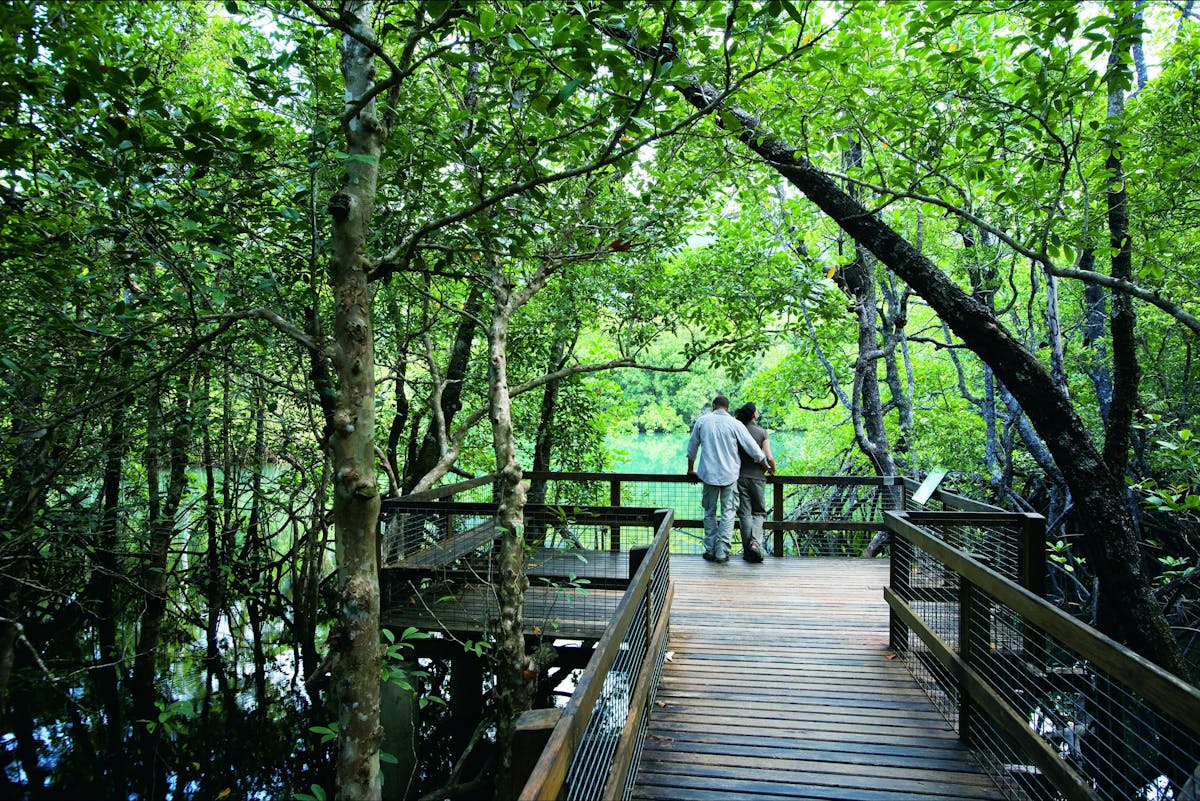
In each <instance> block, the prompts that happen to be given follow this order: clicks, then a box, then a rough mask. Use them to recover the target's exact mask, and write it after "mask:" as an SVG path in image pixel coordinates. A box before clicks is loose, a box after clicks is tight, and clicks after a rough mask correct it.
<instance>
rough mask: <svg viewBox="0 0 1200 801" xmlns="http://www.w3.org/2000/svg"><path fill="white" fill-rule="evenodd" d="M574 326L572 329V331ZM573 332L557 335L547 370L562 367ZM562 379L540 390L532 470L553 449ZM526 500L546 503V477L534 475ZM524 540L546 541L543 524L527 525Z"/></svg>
mask: <svg viewBox="0 0 1200 801" xmlns="http://www.w3.org/2000/svg"><path fill="white" fill-rule="evenodd" d="M577 331H578V329H576V332H577ZM575 336H576V334H575V333H572V334H570V335H568V334H566V333H562V334H560V335H559V336H558V337H556V338H555V340H554V344H553V345H551V346H550V359H549V363H548V364H547V365H546V372H547V373H554V372H557V371H558V370H560V369H562V367H563V364H564V363H565V359H566V355H567V353H568V352H569V349H570V348H571V347H572V346H573V345H574V343H575ZM561 384H562V382H561V381H559V380H554V381H550V382H548V383H547V384H546V386H545V387H543V389H542V404H541V410H540V414H539V415H538V429H537V436H536V437H535V438H534V442H533V465H532V469H533V471H534V472H535V473H538V472H546V471H548V470H549V469H550V461H551V454H552V452H553V450H554V414H555V412H556V411H557V410H558V390H559V387H560V386H561ZM528 501H529V503H533V504H542V503H545V502H546V479H544V478H538V479H533V480H531V481H530V482H529V496H528ZM526 539H527V541H528V542H529V543H530V544H532V545H543V544H545V541H546V526H545V525H544V524H538V525H537V526H536V528H535V527H534V526H530V527H529V529H528V531H527V537H526Z"/></svg>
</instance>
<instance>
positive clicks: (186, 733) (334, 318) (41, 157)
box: [0, 0, 1200, 798]
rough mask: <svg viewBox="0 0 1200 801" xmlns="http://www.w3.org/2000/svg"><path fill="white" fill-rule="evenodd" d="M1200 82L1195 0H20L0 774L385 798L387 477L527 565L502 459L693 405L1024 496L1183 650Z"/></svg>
mask: <svg viewBox="0 0 1200 801" xmlns="http://www.w3.org/2000/svg"><path fill="white" fill-rule="evenodd" d="M1197 65H1200V25H1198V23H1197V14H1196V12H1195V10H1194V9H1193V4H1192V2H1191V0H1186V2H1184V1H1182V0H1181V1H1180V2H1137V3H1134V2H1120V1H1114V2H1105V3H1085V4H1079V3H1067V2H1037V3H1019V4H1013V3H989V2H977V3H970V4H964V3H952V2H921V3H918V2H887V3H884V2H878V3H874V2H865V3H864V2H845V3H841V2H832V1H831V2H803V1H802V0H769V1H768V2H754V3H751V2H739V1H738V0H729V2H712V1H710V0H676V1H675V2H661V3H660V2H654V3H628V2H609V1H608V0H591V1H590V2H557V0H546V1H545V2H524V1H523V0H487V2H457V1H456V0H375V2H369V1H368V0H341V1H340V2H333V0H271V1H270V2H244V0H230V1H229V2H200V0H196V1H195V2H160V1H157V0H146V2H137V3H83V2H66V1H65V0H63V1H60V2H33V0H11V2H9V3H7V4H6V10H5V13H4V14H3V15H0V115H3V125H2V126H0V203H2V204H3V208H4V214H3V216H2V217H0V257H2V259H3V270H4V279H5V280H4V281H2V282H0V425H2V428H3V439H2V441H0V502H2V503H0V517H2V520H3V525H2V528H0V531H2V533H3V540H2V541H0V571H2V573H3V576H4V582H3V585H2V586H3V595H2V597H0V607H2V609H0V716H2V719H3V721H4V723H5V725H4V726H3V728H0V735H2V736H0V742H3V748H4V751H3V759H4V763H5V769H4V771H3V774H2V775H3V781H4V782H5V785H6V786H7V787H8V789H9V790H10V794H14V795H20V796H22V797H29V798H43V797H60V796H66V795H70V794H71V792H72V791H78V789H79V788H81V787H93V788H103V793H104V794H105V795H108V796H114V797H115V796H122V797H156V798H157V797H167V796H171V797H185V796H186V797H221V793H222V791H227V790H228V789H229V787H228V786H227V783H228V782H230V781H234V782H236V783H239V786H238V791H239V794H240V795H254V794H259V795H269V796H274V797H283V796H284V795H287V794H291V793H294V792H299V793H311V792H312V790H311V787H312V785H314V784H316V785H317V786H318V787H325V788H328V789H329V792H330V793H331V794H332V793H333V792H336V793H337V794H339V795H340V796H341V797H344V798H370V797H377V796H378V795H379V793H380V784H379V782H380V778H379V776H380V768H379V748H378V736H379V734H378V728H379V723H378V710H379V705H380V686H379V685H380V682H379V681H378V677H379V676H380V674H381V673H382V672H384V671H385V664H386V663H387V654H389V653H391V654H392V655H393V656H396V655H397V653H398V652H396V651H394V650H393V651H389V650H387V648H386V647H384V648H381V645H380V636H381V635H380V625H379V621H380V590H379V581H378V571H379V563H378V543H377V532H378V531H379V525H380V522H379V520H380V518H379V515H380V512H379V510H380V504H381V502H382V500H383V499H385V498H395V497H397V496H401V495H404V494H408V493H412V492H415V491H422V490H426V489H429V488H431V487H434V486H437V485H439V484H444V483H446V482H449V481H453V480H459V479H461V478H464V477H468V478H469V477H478V476H486V475H492V476H494V493H495V494H494V502H495V503H496V505H497V508H498V513H497V515H498V522H499V527H500V530H502V531H503V532H504V534H503V537H502V539H501V544H500V549H501V551H502V553H503V555H502V557H501V559H502V560H506V561H504V565H505V569H506V570H510V571H511V572H512V575H513V576H518V575H520V571H521V565H522V563H521V559H522V547H523V539H522V536H523V535H522V509H523V507H524V504H525V503H526V501H527V497H526V493H527V492H528V491H529V487H530V485H529V482H528V481H526V480H524V478H523V474H524V472H527V471H530V470H543V471H544V470H557V471H604V470H607V469H610V468H611V467H612V465H613V463H614V448H615V446H614V439H613V438H614V436H615V435H617V434H621V433H632V432H637V433H646V434H660V435H668V436H670V437H673V438H675V439H676V440H678V441H679V442H682V441H683V439H684V438H685V437H686V434H687V431H688V430H689V428H690V426H691V424H692V423H693V422H694V420H695V419H696V417H697V416H698V415H699V414H701V413H702V412H703V411H705V410H706V408H707V407H708V405H709V403H710V402H711V400H712V398H713V396H714V395H716V394H718V393H724V394H726V395H728V396H730V397H732V398H734V399H735V401H737V402H739V403H740V402H742V401H755V402H756V403H757V404H758V406H759V407H760V409H761V411H762V413H763V421H764V424H765V425H767V426H768V427H769V428H771V429H772V430H774V431H777V432H780V433H802V434H803V437H802V439H801V438H798V439H797V440H795V442H796V443H797V445H796V447H795V449H793V450H790V451H781V452H780V453H778V454H777V456H778V458H779V466H780V470H781V472H787V473H791V474H856V475H865V474H871V475H889V476H890V475H907V476H912V477H915V478H918V479H919V478H921V477H923V476H924V475H925V474H927V473H928V472H929V471H930V470H932V469H933V468H945V469H947V470H948V471H949V476H950V477H949V479H948V482H949V483H948V486H952V487H953V488H954V489H955V490H956V491H959V492H962V493H963V494H966V495H970V496H973V497H976V498H979V499H981V500H987V501H989V502H992V503H996V504H999V505H1001V506H1003V507H1005V508H1009V509H1013V510H1017V511H1030V512H1037V513H1039V514H1041V515H1044V516H1045V517H1046V519H1047V537H1048V541H1049V544H1050V554H1051V561H1050V563H1049V564H1048V566H1047V570H1048V571H1049V572H1050V575H1051V576H1052V577H1053V578H1054V582H1055V586H1057V587H1059V588H1060V589H1061V597H1060V598H1059V599H1058V600H1059V601H1060V602H1061V603H1062V604H1063V605H1064V607H1066V608H1069V609H1070V610H1071V611H1072V613H1074V614H1077V615H1079V616H1080V617H1082V618H1084V619H1086V620H1087V621H1088V622H1090V623H1093V624H1095V625H1097V626H1098V627H1099V628H1100V629H1101V630H1103V631H1105V632H1106V633H1109V634H1110V635H1112V636H1114V637H1115V638H1117V639H1118V640H1120V641H1121V642H1123V643H1126V644H1128V645H1130V647H1133V648H1134V649H1135V650H1137V651H1138V652H1140V653H1142V654H1143V655H1145V656H1147V658H1150V659H1152V660H1153V661H1155V662H1157V663H1159V664H1160V665H1163V666H1164V667H1166V668H1168V669H1170V670H1173V671H1174V672H1176V673H1178V674H1180V675H1190V674H1191V673H1192V672H1194V666H1195V665H1196V664H1197V662H1198V661H1200V660H1198V654H1200V651H1198V650H1197V649H1198V647H1200V644H1198V643H1196V642H1195V633H1196V631H1197V627H1196V622H1197V606H1196V599H1197V597H1198V588H1197V585H1196V582H1197V581H1198V580H1200V573H1198V572H1197V568H1198V567H1200V562H1198V559H1200V443H1198V442H1197V436H1196V433H1195V432H1197V431H1200V398H1198V397H1197V395H1198V392H1197V388H1198V387H1200V383H1198V382H1197V365H1196V363H1195V362H1196V358H1195V352H1196V344H1197V342H1198V341H1200V340H1198V337H1200V319H1198V318H1200V260H1198V259H1200V178H1198V176H1200V169H1198V167H1200V165H1198V164H1197V159H1198V156H1197V154H1198V153H1200V128H1198V126H1200V108H1198V107H1197V104H1198V102H1200V101H1198V98H1200V67H1198V66H1197ZM675 468H676V470H677V472H679V473H682V472H683V471H684V465H683V463H682V461H681V462H680V463H679V464H677V465H676V466H675ZM522 591H523V588H522V587H521V586H519V582H517V581H516V580H515V579H514V581H512V582H508V583H505V582H498V586H497V589H496V593H497V596H498V598H499V599H500V602H501V603H502V604H507V605H508V606H507V608H509V609H512V610H515V614H516V620H517V621H518V623H519V620H520V609H521V593H522ZM492 634H493V635H494V636H492V637H491V639H490V640H489V641H488V642H487V643H486V644H485V645H480V646H478V648H477V650H478V651H486V652H487V654H488V666H489V668H491V670H492V671H493V674H492V675H493V676H494V682H495V687H496V692H495V698H494V705H495V708H494V712H495V715H496V718H495V721H496V729H495V740H496V745H497V749H498V753H499V754H500V757H499V760H498V763H497V764H496V765H495V766H494V768H493V769H494V771H495V772H496V774H498V775H499V776H500V777H501V779H503V777H504V776H505V771H507V770H508V769H509V768H510V765H509V764H508V762H507V761H506V759H507V757H506V756H505V754H506V750H505V748H506V744H507V743H508V738H510V737H511V736H512V730H511V726H512V725H513V721H514V720H515V718H516V715H517V714H519V713H520V712H521V711H523V710H524V709H527V708H528V707H529V704H530V692H531V689H530V687H529V682H528V680H527V678H523V676H525V674H526V673H527V672H528V671H529V670H530V664H531V663H530V661H529V660H530V658H531V657H530V655H529V654H528V653H527V652H526V648H525V644H524V641H523V639H522V637H521V632H520V628H519V626H517V628H515V629H513V628H509V629H506V630H503V631H497V632H493V633H492ZM359 635H362V636H359ZM393 646H394V643H393ZM401 650H403V649H401ZM405 680H406V681H408V680H409V679H405ZM411 681H412V684H413V686H414V687H416V688H417V694H418V695H421V697H422V698H423V699H424V700H425V701H427V700H428V698H429V697H431V696H436V695H437V691H436V688H433V689H431V687H432V685H433V684H435V683H436V682H432V681H429V680H427V681H425V682H424V683H423V684H422V683H421V681H419V680H418V679H417V678H412V679H411ZM406 686H407V685H406ZM360 704H361V705H362V707H363V708H367V709H370V710H371V716H368V717H367V718H365V719H363V720H359V719H358V718H359V717H362V716H356V715H354V714H352V713H351V709H352V708H356V707H355V705H360ZM331 721H333V722H331ZM268 725H269V727H270V728H269V731H270V736H264V737H261V738H259V739H258V740H257V741H256V743H255V746H254V749H255V750H254V752H253V753H252V754H249V755H243V756H245V757H246V758H247V759H249V760H253V761H256V762H257V763H258V767H256V768H255V770H254V771H250V770H247V771H246V772H245V774H244V775H239V776H238V777H237V778H236V779H232V780H231V779H229V778H228V777H226V776H221V775H213V774H212V773H211V772H209V771H207V770H205V769H202V768H201V766H202V765H207V764H209V762H210V761H211V760H213V759H219V758H222V757H221V749H227V750H229V751H231V752H235V751H236V750H237V745H236V735H237V733H244V732H248V731H266V730H267V729H264V728H262V727H264V726H268ZM231 732H232V733H234V734H233V735H232V736H229V733H231ZM60 738H61V740H60ZM334 741H336V743H337V748H336V749H335V748H334V747H333V745H332V743H333V742H334ZM64 743H65V744H64ZM130 743H132V744H133V745H130ZM129 749H133V750H134V751H135V752H136V758H135V759H130V758H128V757H127V756H122V755H123V754H126V752H127V751H128V750H129ZM442 756H443V762H446V763H447V764H453V758H454V757H455V756H457V755H451V756H449V757H447V756H446V755H442ZM164 766H166V767H165V768H164ZM262 766H268V767H266V768H263V767H262ZM439 771H440V772H439ZM447 772H448V768H447V767H443V768H439V769H430V770H429V771H428V772H427V773H426V774H425V775H424V776H423V777H422V781H424V782H425V785H424V786H422V787H420V788H416V789H414V793H416V792H418V790H419V792H428V791H432V790H436V789H437V788H438V786H439V783H440V782H443V781H445V780H446V779H447ZM501 785H502V782H501ZM414 787H415V785H414ZM321 792H324V790H322V791H321ZM397 797H399V796H397ZM414 797H415V796H414Z"/></svg>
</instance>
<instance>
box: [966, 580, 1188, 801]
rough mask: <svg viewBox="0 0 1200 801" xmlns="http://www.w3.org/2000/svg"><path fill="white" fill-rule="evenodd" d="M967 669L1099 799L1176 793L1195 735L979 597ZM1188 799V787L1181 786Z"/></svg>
mask: <svg viewBox="0 0 1200 801" xmlns="http://www.w3.org/2000/svg"><path fill="white" fill-rule="evenodd" d="M984 597H985V598H986V600H985V602H984V603H983V604H981V605H980V607H979V610H980V612H979V614H978V615H973V616H972V617H971V623H970V625H971V627H972V637H973V639H974V640H976V641H978V642H980V643H986V644H987V645H986V649H981V650H982V652H981V653H980V654H978V655H977V656H976V657H975V658H973V659H971V665H972V667H973V668H974V669H975V670H976V671H977V672H978V673H980V674H981V675H982V676H983V677H984V678H985V679H986V680H987V682H988V683H989V684H990V685H991V686H992V687H994V688H996V689H997V690H998V691H1000V693H1001V694H1002V695H1003V696H1004V698H1005V700H1006V701H1007V702H1008V704H1009V705H1010V706H1012V707H1013V708H1015V709H1017V710H1018V711H1019V712H1020V713H1021V715H1022V717H1023V718H1024V719H1025V720H1027V721H1028V722H1029V725H1030V727H1031V728H1033V729H1034V730H1035V731H1036V732H1037V733H1038V734H1039V735H1041V736H1042V738H1043V739H1044V740H1046V741H1047V742H1048V743H1050V744H1051V745H1052V746H1053V747H1054V748H1056V749H1057V751H1058V753H1059V755H1060V756H1062V757H1063V759H1064V760H1066V761H1067V763H1068V764H1070V765H1071V766H1072V767H1073V768H1075V770H1076V771H1077V772H1078V773H1079V774H1080V775H1082V776H1083V777H1085V778H1086V779H1087V780H1088V781H1089V782H1090V783H1091V784H1092V785H1093V786H1094V787H1095V788H1096V790H1097V791H1098V793H1099V794H1100V796H1101V797H1102V798H1105V799H1113V800H1114V801H1116V799H1133V798H1138V799H1169V798H1170V799H1178V798H1183V797H1184V791H1183V787H1184V785H1185V784H1187V783H1188V782H1189V781H1191V780H1192V775H1193V772H1194V771H1195V770H1196V769H1197V767H1198V766H1200V737H1198V736H1197V735H1196V734H1195V733H1194V732H1192V731H1191V730H1190V729H1186V728H1184V727H1182V726H1180V725H1179V724H1178V723H1177V722H1176V721H1175V720H1174V719H1173V718H1172V717H1171V716H1170V715H1168V714H1166V713H1165V712H1164V711H1163V710H1161V709H1157V708H1155V707H1154V706H1152V705H1150V704H1148V703H1147V702H1146V700H1145V699H1144V698H1143V697H1141V696H1140V695H1139V694H1138V693H1137V692H1136V691H1134V690H1133V689H1131V688H1130V687H1128V686H1126V684H1125V683H1124V682H1122V681H1121V680H1120V679H1119V678H1116V677H1114V676H1112V675H1110V674H1109V673H1108V672H1106V671H1105V670H1104V669H1102V668H1101V667H1100V666H1098V665H1096V664H1094V663H1092V662H1091V661H1089V660H1088V659H1087V658H1085V657H1083V656H1082V655H1081V654H1079V653H1078V652H1077V651H1076V650H1075V649H1074V648H1072V647H1070V646H1068V645H1067V644H1066V643H1064V642H1062V641H1061V640H1059V639H1057V638H1056V637H1054V636H1052V635H1050V634H1049V633H1048V632H1046V631H1044V630H1042V629H1040V628H1037V627H1036V626H1034V625H1032V624H1031V623H1029V622H1028V621H1025V620H1023V619H1022V618H1021V617H1020V616H1019V615H1018V614H1017V613H1016V612H1014V611H1013V610H1011V609H1009V608H1008V607H1007V606H1005V605H1004V604H1002V603H1000V602H999V601H997V600H995V599H993V598H991V597H987V596H984ZM1189 793H1190V794H1191V797H1193V798H1194V797H1195V790H1194V789H1191V790H1189Z"/></svg>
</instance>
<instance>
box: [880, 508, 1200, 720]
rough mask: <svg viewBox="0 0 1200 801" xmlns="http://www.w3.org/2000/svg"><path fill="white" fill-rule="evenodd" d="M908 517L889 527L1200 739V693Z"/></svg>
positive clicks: (893, 516) (890, 519) (893, 519)
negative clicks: (945, 541)
mask: <svg viewBox="0 0 1200 801" xmlns="http://www.w3.org/2000/svg"><path fill="white" fill-rule="evenodd" d="M906 518H907V515H905V514H903V513H895V512H887V513H885V514H884V520H885V522H886V523H887V525H888V528H889V529H890V530H891V531H893V532H895V533H896V534H899V535H900V536H902V537H904V538H905V539H907V540H908V541H909V542H912V543H913V544H914V545H916V546H917V547H919V548H920V549H921V550H923V551H925V552H926V553H928V554H930V555H931V556H933V557H934V558H935V559H937V560H938V561H940V562H941V563H942V564H944V565H946V566H947V567H949V568H950V569H951V570H954V571H955V572H956V573H958V574H959V575H960V576H962V578H963V579H964V580H966V581H969V582H971V583H972V584H974V585H975V586H976V587H978V588H980V589H981V590H983V591H984V592H986V593H987V594H988V595H990V596H991V597H992V598H994V599H995V600H997V601H999V602H1000V603H1002V604H1004V605H1005V606H1007V607H1008V608H1010V609H1012V610H1013V611H1014V612H1016V613H1017V614H1018V615H1020V616H1021V618H1022V619H1024V620H1026V621H1028V622H1030V623H1032V624H1033V625H1035V626H1037V627H1038V628H1040V629H1041V630H1042V631H1044V632H1046V633H1047V634H1049V635H1051V636H1053V637H1056V638H1057V639H1059V640H1060V641H1062V642H1063V643H1064V644H1066V645H1068V646H1070V647H1071V648H1072V649H1074V650H1075V651H1076V652H1077V653H1078V654H1079V655H1080V656H1082V657H1084V658H1085V659H1087V660H1088V661H1089V662H1091V663H1092V664H1094V665H1096V667H1098V668H1100V669H1101V670H1103V671H1104V672H1105V673H1107V674H1109V675H1110V676H1112V677H1113V678H1116V679H1119V680H1120V681H1121V682H1122V683H1124V684H1125V685H1127V686H1132V687H1137V691H1138V694H1140V695H1141V696H1143V697H1144V698H1146V700H1148V701H1150V702H1151V703H1153V704H1154V706H1155V707H1156V708H1158V709H1160V710H1162V712H1163V713H1164V714H1166V715H1168V716H1169V717H1170V718H1172V719H1173V720H1174V721H1175V722H1176V723H1177V724H1179V726H1180V727H1182V728H1183V729H1185V730H1186V731H1189V732H1192V733H1193V734H1195V735H1197V736H1200V690H1197V689H1196V688H1195V687H1193V686H1192V685H1190V684H1188V683H1187V682H1185V681H1183V680H1182V679H1180V678H1178V677H1177V676H1174V675H1172V674H1171V673H1168V672H1167V671H1165V670H1163V669H1162V668H1160V667H1159V666H1158V665H1155V664H1154V663H1153V662H1151V661H1149V660H1148V659H1145V658H1144V657H1142V656H1139V655H1138V654H1136V653H1134V652H1133V651H1131V650H1130V649H1128V648H1126V647H1125V646H1124V645H1121V644H1120V643H1119V642H1117V641H1116V640H1114V639H1112V638H1111V637H1108V636H1105V635H1104V634H1101V633H1100V632H1099V631H1096V630H1095V629H1093V628H1092V627H1091V626H1088V625H1087V624H1085V623H1082V622H1080V621H1078V620H1076V619H1075V618H1073V617H1071V616H1070V615H1069V614H1067V613H1066V612H1064V611H1062V610H1061V609H1059V608H1058V607H1056V606H1054V605H1052V604H1050V603H1048V602H1047V601H1044V600H1042V599H1041V598H1039V597H1038V596H1036V595H1034V594H1033V593H1032V592H1030V591H1029V590H1027V589H1025V588H1024V587H1021V586H1019V585H1018V584H1016V583H1014V582H1012V581H1009V580H1008V579H1006V578H1004V577H1003V576H1001V575H1000V574H998V573H996V572H995V571H994V570H991V569H990V568H987V567H984V566H983V565H982V564H980V563H979V562H978V561H976V560H975V559H973V558H971V557H970V556H969V555H967V554H966V553H964V552H963V551H960V550H958V549H957V548H952V547H951V546H949V545H947V544H946V543H944V542H942V541H941V540H939V539H937V538H935V537H931V536H929V535H928V534H927V533H926V532H924V531H922V530H921V529H920V528H918V527H917V526H915V525H913V524H912V523H911V522H909V521H908V520H907V519H906Z"/></svg>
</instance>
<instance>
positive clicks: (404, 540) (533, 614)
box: [381, 499, 659, 639]
mask: <svg viewBox="0 0 1200 801" xmlns="http://www.w3.org/2000/svg"><path fill="white" fill-rule="evenodd" d="M658 515H659V513H658V512H657V510H654V509H648V508H643V507H619V508H613V507H595V506H550V505H527V506H526V507H525V511H524V524H525V528H524V540H525V546H526V550H525V554H524V567H525V573H526V576H527V577H528V580H529V586H528V588H527V589H526V591H525V599H524V614H523V624H524V626H525V629H526V631H527V632H530V633H535V634H541V635H543V636H546V637H555V636H559V637H567V638H571V637H583V638H589V639H594V638H599V637H600V636H601V634H602V633H603V631H604V628H605V627H606V626H607V625H608V622H609V621H610V620H611V618H612V617H613V615H614V614H615V613H616V610H617V607H618V605H619V603H620V602H621V599H622V597H623V594H624V592H625V589H626V587H627V586H628V585H629V582H630V580H631V572H632V571H631V568H632V565H631V563H630V552H631V550H633V549H636V548H640V547H646V546H648V545H649V544H650V542H651V541H652V540H653V538H654V536H655V534H656V531H657V521H658ZM494 516H495V505H494V504H486V503H459V502H444V501H429V500H416V501H410V500H406V499H401V500H398V501H391V502H389V503H388V504H387V505H386V506H385V507H384V510H383V513H382V514H381V517H382V518H383V522H382V524H381V528H382V547H381V550H382V554H383V563H384V567H385V570H384V571H383V572H384V582H383V587H384V599H383V600H384V605H385V609H388V610H389V613H388V614H389V620H390V619H391V617H390V616H391V615H393V614H394V615H396V616H399V617H402V618H403V622H404V623H406V624H407V625H429V626H432V627H436V628H441V629H444V630H447V631H472V632H479V631H482V632H488V631H492V630H494V628H495V626H496V625H497V624H498V621H499V618H500V604H499V599H498V597H497V595H496V591H495V585H496V583H497V575H496V574H497V571H498V556H499V553H498V537H499V533H500V532H499V529H498V528H497V526H496V523H495V517H494Z"/></svg>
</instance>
